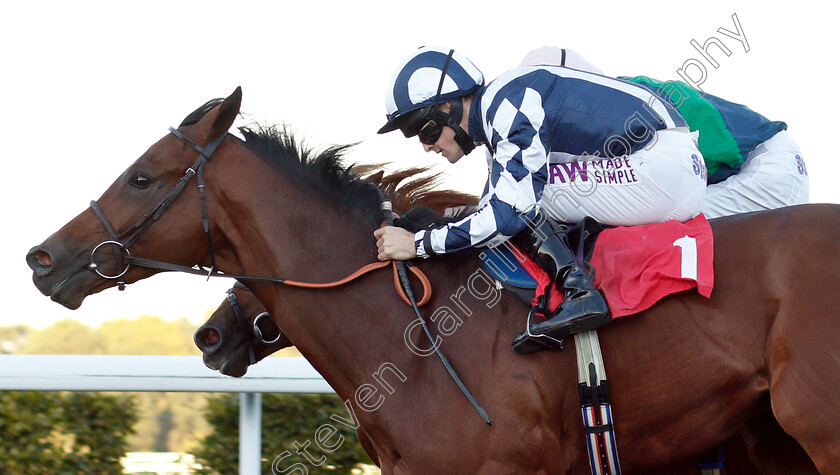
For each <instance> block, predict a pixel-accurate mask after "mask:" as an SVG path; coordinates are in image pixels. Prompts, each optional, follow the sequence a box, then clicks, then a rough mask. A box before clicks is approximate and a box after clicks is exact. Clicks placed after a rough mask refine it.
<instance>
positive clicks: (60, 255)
mask: <svg viewBox="0 0 840 475" xmlns="http://www.w3.org/2000/svg"><path fill="white" fill-rule="evenodd" d="M241 99H242V93H241V90H240V89H239V88H237V89H236V90H235V91H234V92H233V94H231V95H230V96H229V97H228V98H227V99H225V100H224V101H220V102H215V103H213V104H212V105H213V106H215V107H212V109H210V110H209V112H206V114H204V116H203V117H202V118H201V119H200V120H198V121H197V122H196V123H194V124H190V125H185V126H183V127H181V128H180V131H177V133H179V134H182V135H183V136H184V137H185V138H186V140H184V139H179V138H178V137H177V136H176V135H175V134H174V133H173V134H168V135H166V136H165V137H163V138H162V139H160V140H159V141H158V142H157V143H155V144H154V145H152V146H151V147H150V148H149V149H148V150H147V151H146V152H145V153H144V154H143V155H141V156H140V158H138V159H137V160H136V161H135V162H134V163H133V164H132V165H131V166H129V167H128V168H127V169H126V170H125V171H124V172H123V173H122V175H120V176H119V177H118V178H117V180H116V181H115V182H114V183H113V184H112V185H111V186H110V187H109V188H108V189H107V190H106V191H105V192H104V193H103V194H102V196H101V197H100V198H99V199H98V200H96V201H92V202H91V208H89V209H87V210H85V211H84V212H82V213H81V214H79V215H78V216H77V217H76V218H75V219H73V220H72V221H70V222H69V223H67V224H66V225H65V226H64V227H62V228H61V229H60V230H59V231H57V232H56V233H54V234H53V235H52V236H50V237H49V238H47V240H45V241H44V242H43V243H42V244H40V245H38V246H35V247H34V248H32V249H31V250H30V251H29V253H28V254H27V256H26V260H27V263H28V264H29V266H30V267H31V268H32V270H33V281H34V283H35V286H36V287H37V288H38V289H39V290H40V291H41V292H42V293H43V294H44V295H47V296H49V297H50V298H51V299H52V300H54V301H56V302H58V303H60V304H62V305H64V306H65V307H67V308H70V309H76V308H78V307H79V306H81V304H82V301H83V300H84V299H85V297H87V296H88V295H91V294H94V293H97V292H100V291H102V290H105V289H107V288H110V287H114V286H117V285H124V284H126V283H132V282H136V281H138V280H141V279H143V278H146V277H149V276H151V275H153V274H155V273H157V272H160V270H159V269H152V268H147V267H140V266H132V265H130V264H129V263H128V262H130V261H129V258H130V257H132V255H134V256H137V255H143V256H144V257H147V258H151V259H157V260H160V261H166V262H172V263H175V264H180V265H185V266H193V265H196V264H200V265H209V264H210V262H209V260H208V256H209V252H208V246H209V244H208V240H207V239H205V238H204V237H203V236H204V234H205V232H204V230H202V226H201V222H202V218H201V214H200V213H201V210H200V208H199V206H195V205H193V206H189V205H188V204H194V203H197V202H198V201H199V191H200V190H199V188H198V187H189V186H186V185H187V184H188V182H192V183H195V182H198V181H201V180H202V179H203V177H202V176H201V175H202V173H203V172H204V166H205V165H206V163H207V160H208V159H209V158H210V157H204V156H203V153H205V152H202V153H200V154H199V160H196V149H194V148H193V145H195V144H210V143H212V142H213V141H219V143H220V145H219V148H220V149H224V148H225V147H227V146H231V145H232V144H231V143H230V141H227V140H223V138H224V137H225V136H226V135H227V130H228V129H229V128H230V126H231V125H232V123H233V121H234V119H235V118H236V115H237V114H238V113H239V106H240V103H241ZM211 102H212V101H211ZM210 104H211V103H208V105H205V107H209V105H210ZM196 168H197V169H196ZM195 175H199V177H198V178H194V176H195ZM179 194H180V195H184V196H183V197H181V198H180V199H175V198H177V197H178V195H179ZM167 209H169V210H170V211H169V212H164V211H166V210H167ZM155 222H157V223H159V224H157V225H156V226H152V224H153V223H155ZM177 223H195V226H176V225H177ZM176 227H177V228H178V229H179V232H178V233H177V235H176V234H173V233H167V232H164V230H166V229H173V228H176ZM222 250H223V249H222Z"/></svg>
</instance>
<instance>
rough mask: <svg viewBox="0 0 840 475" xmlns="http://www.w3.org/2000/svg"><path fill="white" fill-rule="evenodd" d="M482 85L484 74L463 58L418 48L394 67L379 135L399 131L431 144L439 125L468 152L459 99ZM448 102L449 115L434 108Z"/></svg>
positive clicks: (469, 144)
mask: <svg viewBox="0 0 840 475" xmlns="http://www.w3.org/2000/svg"><path fill="white" fill-rule="evenodd" d="M483 85H484V75H482V74H481V71H479V70H478V68H476V67H475V65H474V64H473V63H472V62H471V61H470V60H469V59H467V58H466V57H465V56H464V55H462V54H460V53H458V52H456V51H455V50H452V49H448V48H440V47H425V46H424V47H422V48H420V49H418V50H417V51H415V52H414V53H412V54H411V55H409V56H408V57H407V58H406V59H405V60H403V62H402V63H401V64H400V66H399V67H398V68H397V70H396V72H395V73H394V75H393V77H391V80H390V82H389V84H388V90H387V94H386V98H385V108H386V117H387V119H388V121H387V123H386V124H385V125H384V126H383V127H382V128H381V129H379V133H380V134H384V133H386V132H391V131H392V130H396V129H400V130H401V131H402V132H403V134H404V135H405V136H406V137H413V136H415V135H419V136H420V141H421V142H422V143H425V144H433V143H435V141H436V140H437V138H438V137H440V132H441V129H442V128H443V126H449V127H451V128H452V129H453V130H455V140H456V141H457V142H458V144H459V145H460V146H461V148H462V149H464V152H465V153H469V152H470V151H471V150H472V149H473V148H474V147H475V145H474V144H473V142H472V140H471V139H470V138H469V136H468V135H467V133H466V132H465V131H464V130H463V129H462V128H461V127H460V125H459V123H460V122H461V117H462V114H463V106H462V101H461V98H462V97H464V96H467V95H470V94H472V93H473V92H475V91H476V90H477V89H478V88H479V87H481V86H483ZM446 102H449V103H451V104H452V107H451V109H450V112H449V113H448V114H447V113H444V112H443V111H441V110H439V109H438V106H439V105H441V104H444V103H446Z"/></svg>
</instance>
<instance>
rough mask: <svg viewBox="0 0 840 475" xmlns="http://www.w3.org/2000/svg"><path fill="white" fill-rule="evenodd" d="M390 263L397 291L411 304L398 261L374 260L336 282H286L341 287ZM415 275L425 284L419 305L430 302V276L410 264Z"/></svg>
mask: <svg viewBox="0 0 840 475" xmlns="http://www.w3.org/2000/svg"><path fill="white" fill-rule="evenodd" d="M388 264H391V267H392V268H393V269H394V286H395V287H396V288H397V293H398V294H399V295H400V297H401V298H402V299H403V301H405V303H407V304H408V305H411V301H409V299H408V296H407V295H406V294H405V290H403V288H402V285H400V278H399V274H398V272H397V261H382V262H372V263H370V264H368V265H366V266H364V267H362V268H360V269H358V270H357V271H356V272H353V273H352V274H350V275H348V276H347V277H345V278H343V279H341V280H336V281H334V282H325V283H321V284H318V283H311V282H298V281H295V280H285V281H284V284H286V285H291V286H292V287H303V288H307V289H330V288H333V287H339V286H341V285H344V284H346V283H348V282H352V281H353V280H356V279H358V278H359V277H361V276H363V275H365V274H367V273H368V272H371V271H374V270H377V269H381V268H383V267H385V266H387V265H388ZM408 268H409V270H411V272H412V273H414V275H415V276H416V277H417V278H418V279H420V282H421V283H422V284H423V298H422V299H420V301H419V302H417V305H418V306H420V307H422V306H423V305H425V304H427V303H428V302H429V299H431V298H432V284H431V283H430V282H429V278H428V277H426V274H424V273H423V271H422V270H420V269H418V268H417V267H414V266H410V267H408Z"/></svg>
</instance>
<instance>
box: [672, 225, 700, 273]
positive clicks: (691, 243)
mask: <svg viewBox="0 0 840 475" xmlns="http://www.w3.org/2000/svg"><path fill="white" fill-rule="evenodd" d="M674 246H677V247H679V248H680V251H682V262H681V263H680V265H681V270H680V274H681V275H680V277H682V278H683V279H692V280H697V240H696V239H694V238H693V237H688V235H686V236H683V237H681V238H679V239H677V240H676V241H674Z"/></svg>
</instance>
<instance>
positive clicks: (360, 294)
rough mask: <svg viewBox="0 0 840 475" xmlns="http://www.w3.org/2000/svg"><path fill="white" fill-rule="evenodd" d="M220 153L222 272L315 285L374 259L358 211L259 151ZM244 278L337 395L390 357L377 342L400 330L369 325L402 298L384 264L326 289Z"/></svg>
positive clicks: (348, 390)
mask: <svg viewBox="0 0 840 475" xmlns="http://www.w3.org/2000/svg"><path fill="white" fill-rule="evenodd" d="M221 158H222V159H223V160H228V161H229V162H230V163H231V164H232V167H231V169H230V170H226V171H222V172H221V173H219V174H218V179H219V180H220V181H222V182H223V183H221V184H220V186H219V187H218V189H219V190H220V192H219V193H218V195H217V199H218V200H219V202H220V203H219V206H218V208H219V209H220V210H224V211H223V213H224V214H223V216H222V217H221V218H220V219H217V220H216V223H217V226H219V227H220V231H221V234H222V235H224V238H225V240H226V241H227V242H228V243H229V246H228V249H224V246H223V249H222V250H221V251H220V255H225V256H227V257H226V259H224V261H223V262H220V263H219V267H220V269H221V270H223V271H226V272H229V273H241V274H245V275H254V276H266V277H273V278H283V279H290V280H296V281H304V282H319V283H320V282H331V281H335V280H339V279H340V278H343V277H345V276H347V275H349V274H351V273H352V272H353V271H355V270H356V269H358V268H360V267H362V266H363V265H365V264H368V263H371V262H374V261H376V245H375V241H374V239H373V228H372V227H371V226H370V224H369V223H368V222H366V221H365V219H364V217H363V216H362V215H361V213H359V212H356V211H355V210H352V209H349V210H348V209H342V208H341V207H339V206H337V205H336V203H335V202H334V201H333V200H332V198H331V197H329V196H326V195H324V194H323V193H319V192H317V191H315V190H313V189H311V188H309V187H307V186H306V185H303V184H298V183H295V182H294V180H290V179H289V178H288V177H285V176H283V175H282V173H278V172H277V171H275V170H272V169H270V166H268V165H266V164H264V163H263V162H262V161H260V160H258V159H254V160H255V161H256V162H259V165H257V166H254V167H252V166H251V164H249V166H248V167H243V166H241V165H237V163H239V161H238V160H229V159H227V157H221ZM246 169H247V170H246ZM243 170H245V171H243ZM208 181H209V180H208ZM225 266H228V268H226V267H225ZM248 285H249V286H250V287H251V288H252V290H253V291H254V294H255V295H256V296H257V297H258V298H259V299H260V301H261V302H262V303H263V304H264V305H265V306H266V308H267V309H268V310H269V311H270V313H271V315H272V316H273V317H274V318H275V319H276V320H277V323H278V325H280V327H281V328H282V329H283V331H284V333H286V334H287V335H288V336H289V337H290V339H291V340H292V341H293V342H295V345H296V346H297V347H298V349H299V350H300V351H301V353H302V354H303V355H304V356H306V357H307V359H308V360H309V361H310V363H312V364H313V366H315V367H316V369H318V370H319V371H320V372H321V374H322V375H323V376H324V377H325V378H326V379H327V380H328V381H329V382H330V384H331V385H332V386H333V387H334V388H335V389H336V391H337V392H338V393H339V394H340V395H342V397H348V395H350V396H351V397H352V393H353V391H355V389H356V388H357V387H358V386H359V385H361V384H363V383H364V381H365V379H366V378H370V376H371V373H372V372H373V371H375V370H376V367H378V365H379V364H382V363H384V362H386V361H389V360H390V359H393V357H392V356H390V355H388V354H383V353H382V349H383V344H384V342H383V340H394V341H392V342H389V343H388V345H391V346H395V345H397V343H398V342H399V341H401V337H402V331H403V328H397V327H395V328H391V329H388V328H387V327H388V325H387V324H386V325H384V326H383V327H384V328H383V329H384V330H385V331H388V332H389V333H390V334H391V336H389V337H387V338H384V339H383V337H382V335H381V334H379V332H374V331H371V328H372V326H374V325H375V326H376V327H377V328H378V327H380V326H382V323H381V321H377V320H376V319H377V318H386V317H387V316H388V315H389V311H390V310H389V306H393V305H401V306H404V304H402V303H395V301H394V300H395V298H394V297H393V296H394V295H395V291H394V288H393V278H392V276H391V273H390V272H389V271H383V270H379V271H375V274H374V275H370V276H366V277H363V278H362V279H360V280H359V281H358V282H354V283H351V284H348V285H346V286H343V287H339V288H336V289H328V290H310V289H299V288H291V287H286V286H281V285H278V284H274V283H254V282H248ZM377 294H382V295H387V296H388V298H384V299H383V298H379V297H378V296H377ZM366 320H369V321H367V322H366V323H362V324H360V322H365V321H366ZM390 330H392V331H390ZM377 361H378V363H377V366H375V367H373V369H370V365H371V364H373V362H377Z"/></svg>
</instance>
